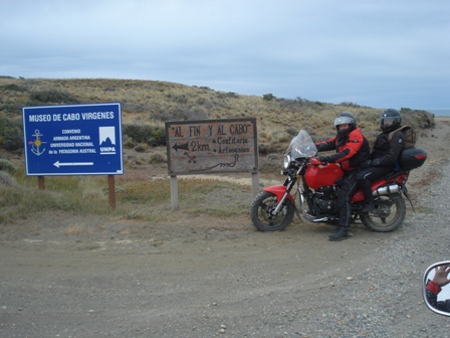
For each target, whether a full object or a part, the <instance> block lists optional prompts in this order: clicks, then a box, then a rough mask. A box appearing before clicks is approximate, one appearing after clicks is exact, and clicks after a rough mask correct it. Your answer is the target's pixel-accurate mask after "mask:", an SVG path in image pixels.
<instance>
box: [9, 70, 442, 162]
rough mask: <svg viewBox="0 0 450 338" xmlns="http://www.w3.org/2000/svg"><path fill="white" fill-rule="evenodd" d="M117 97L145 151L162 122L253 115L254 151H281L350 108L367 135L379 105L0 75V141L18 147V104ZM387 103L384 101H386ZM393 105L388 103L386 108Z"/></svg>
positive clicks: (129, 138)
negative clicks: (294, 138) (301, 131)
mask: <svg viewBox="0 0 450 338" xmlns="http://www.w3.org/2000/svg"><path fill="white" fill-rule="evenodd" d="M98 102H120V103H121V106H122V112H123V134H124V140H123V142H124V146H125V147H126V148H129V149H135V150H136V151H137V152H140V153H142V152H147V153H149V156H148V161H153V160H154V159H152V156H151V153H152V150H155V148H154V147H157V146H163V145H164V142H165V137H164V123H165V122H166V121H185V120H206V119H228V118H242V117H255V118H256V119H257V125H258V142H259V151H260V153H261V154H262V155H265V154H270V153H280V152H283V151H284V149H285V148H286V147H287V144H288V142H289V141H290V139H291V138H292V135H295V134H296V133H297V132H298V130H299V129H305V130H307V131H308V132H309V133H310V134H311V135H312V136H313V138H315V139H316V138H317V139H320V138H325V137H329V136H332V135H334V133H335V131H334V128H333V121H334V118H335V117H336V115H337V114H338V113H339V112H341V111H344V110H345V111H349V112H351V113H353V114H354V115H355V116H356V118H357V120H358V126H359V127H360V128H361V129H362V130H363V132H364V134H365V135H366V136H367V137H368V138H369V140H373V139H374V137H375V135H377V133H378V127H379V123H378V117H379V115H380V112H381V111H382V110H383V109H379V108H371V107H364V106H359V105H357V104H355V103H342V104H339V105H335V104H330V103H323V102H317V101H309V100H307V99H304V98H300V97H299V98H297V99H284V98H276V97H275V96H273V95H272V94H270V93H268V94H265V95H263V96H262V97H258V96H248V95H240V94H238V93H234V92H221V91H215V90H212V89H210V88H207V87H197V86H186V85H182V84H177V83H169V82H163V81H141V80H114V79H25V78H12V77H7V76H3V77H0V147H1V148H3V149H5V150H9V151H11V150H12V151H18V150H19V151H20V149H21V148H22V144H23V143H22V142H23V141H22V139H21V128H22V126H21V118H22V107H23V106H34V105H54V104H75V103H98ZM386 108H389V107H386ZM394 108H396V107H394ZM401 112H402V114H403V116H404V120H405V123H406V124H409V125H411V126H413V127H414V128H416V129H421V128H429V127H432V126H433V125H434V115H433V114H431V113H429V112H426V111H418V110H414V109H410V108H404V107H403V108H401ZM160 157H161V156H157V158H160Z"/></svg>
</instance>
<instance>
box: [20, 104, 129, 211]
mask: <svg viewBox="0 0 450 338" xmlns="http://www.w3.org/2000/svg"><path fill="white" fill-rule="evenodd" d="M121 119H122V116H121V109H120V104H119V103H99V104H77V105H55V106H34V107H24V108H23V128H24V143H25V166H26V174H27V176H37V177H38V186H39V189H45V180H44V177H45V176H62V175H108V191H109V205H110V206H111V207H112V208H115V183H114V175H122V174H123V158H122V156H123V155H122V121H121Z"/></svg>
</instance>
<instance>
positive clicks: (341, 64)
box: [0, 0, 450, 109]
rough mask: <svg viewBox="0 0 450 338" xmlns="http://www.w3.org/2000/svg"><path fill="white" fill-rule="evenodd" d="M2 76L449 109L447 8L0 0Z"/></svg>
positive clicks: (248, 0)
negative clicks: (93, 80) (133, 83)
mask: <svg viewBox="0 0 450 338" xmlns="http://www.w3.org/2000/svg"><path fill="white" fill-rule="evenodd" d="M0 13H2V19H1V20H0V47H1V48H0V76H13V77H19V76H20V77H24V78H113V79H138V80H155V81H169V82H175V83H181V84H185V85H189V86H199V87H202V86H205V87H209V88H211V89H214V90H219V91H225V92H234V93H237V94H245V95H256V96H262V95H264V94H273V95H274V96H276V97H277V98H286V99H299V98H301V99H306V100H310V101H320V102H326V103H335V104H338V103H342V102H351V103H355V104H359V105H363V106H369V107H375V108H397V109H399V108H411V109H450V1H448V0H427V1H423V0H419V1H417V0H377V1H370V0H340V1H337V0H328V1H327V0H147V1H145V0H94V1H93V0H75V1H71V0H37V1H36V0H0Z"/></svg>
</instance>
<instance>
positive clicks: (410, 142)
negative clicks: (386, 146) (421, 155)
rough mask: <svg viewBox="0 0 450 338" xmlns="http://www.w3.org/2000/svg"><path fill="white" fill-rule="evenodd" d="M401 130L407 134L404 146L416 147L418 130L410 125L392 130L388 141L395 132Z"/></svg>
mask: <svg viewBox="0 0 450 338" xmlns="http://www.w3.org/2000/svg"><path fill="white" fill-rule="evenodd" d="M399 130H401V131H402V132H403V134H404V135H405V145H404V146H403V148H411V147H414V146H415V145H416V132H415V131H414V129H412V128H411V127H410V126H403V127H400V128H398V129H395V130H394V131H391V132H390V133H389V135H388V141H391V139H392V136H394V134H395V133H396V132H397V131H399Z"/></svg>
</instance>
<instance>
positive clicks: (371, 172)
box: [356, 109, 405, 212]
mask: <svg viewBox="0 0 450 338" xmlns="http://www.w3.org/2000/svg"><path fill="white" fill-rule="evenodd" d="M401 124H402V115H401V114H400V112H398V111H397V110H395V109H387V110H386V111H384V112H383V113H382V114H381V130H382V133H381V134H379V135H378V137H377V139H376V141H375V144H374V146H373V150H372V152H371V156H370V160H368V161H365V162H363V163H361V165H360V167H361V168H362V169H363V170H361V171H360V172H359V173H358V174H357V175H356V180H357V181H358V185H359V187H360V188H361V190H362V192H363V193H364V201H365V205H364V207H363V210H362V211H363V212H371V211H373V210H374V209H375V206H374V204H373V196H372V188H371V182H373V181H375V180H377V179H379V178H381V177H383V176H385V175H387V174H388V173H390V172H391V171H393V170H394V168H395V164H396V162H397V160H398V158H399V156H400V153H401V152H402V150H403V147H404V143H405V135H404V134H403V132H402V131H401V130H397V129H399V128H400V127H401ZM394 130H397V131H396V132H395V133H394V134H393V135H392V138H390V139H389V134H390V133H391V132H392V131H394Z"/></svg>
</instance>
